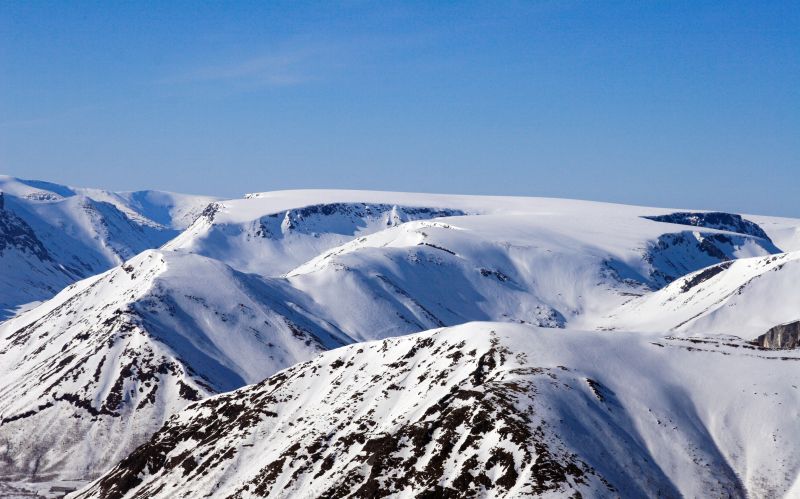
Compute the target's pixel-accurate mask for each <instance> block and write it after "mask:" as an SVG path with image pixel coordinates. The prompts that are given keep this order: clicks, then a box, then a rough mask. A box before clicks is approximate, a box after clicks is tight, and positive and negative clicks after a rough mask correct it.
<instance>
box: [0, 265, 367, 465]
mask: <svg viewBox="0 0 800 499" xmlns="http://www.w3.org/2000/svg"><path fill="white" fill-rule="evenodd" d="M351 341H352V340H350V339H349V338H347V337H346V336H344V335H343V334H341V333H340V332H338V331H336V330H335V329H334V328H331V327H330V326H328V325H326V324H324V323H321V322H319V321H318V320H316V319H315V318H314V317H311V316H309V315H308V314H306V313H304V312H303V311H302V310H301V309H299V308H298V307H293V306H292V305H291V302H290V301H289V300H288V299H286V298H285V297H284V296H283V291H282V290H281V288H280V286H279V285H275V284H274V283H271V282H268V281H266V280H264V279H261V278H258V277H256V276H248V275H244V274H241V273H238V272H236V271H234V270H232V269H230V268H229V267H227V266H225V265H224V264H222V263H220V262H217V261H214V260H210V259H208V258H205V257H202V256H198V255H182V254H177V253H173V252H159V251H155V250H150V251H146V252H144V253H142V254H140V255H138V256H137V257H136V258H134V259H132V260H130V261H129V262H127V263H126V264H125V265H124V266H120V267H117V268H114V269H112V270H110V271H108V272H106V273H104V274H101V275H99V276H96V277H92V278H89V279H86V280H83V281H80V282H78V283H76V284H74V285H72V286H70V287H69V288H67V289H65V290H64V291H62V292H61V293H59V294H58V295H57V296H56V297H54V298H53V299H51V300H49V301H47V302H46V303H45V304H43V305H41V306H39V307H37V308H35V309H34V310H32V311H30V312H27V313H25V314H23V315H21V316H18V317H16V318H14V319H11V320H9V321H7V322H5V323H3V324H2V325H0V376H1V377H2V379H3V386H2V387H0V453H2V455H3V456H5V457H4V459H3V460H2V462H0V478H8V477H17V476H31V477H34V478H37V477H38V478H41V477H51V476H58V477H60V478H75V477H81V478H86V477H88V476H92V474H96V473H98V472H100V471H102V470H103V469H104V468H105V467H107V466H109V465H110V464H112V463H113V462H115V461H117V460H119V459H120V458H122V457H124V456H125V455H126V454H127V453H128V452H130V451H131V450H132V449H133V448H134V447H135V446H137V445H139V444H140V443H141V442H142V441H143V440H144V439H145V438H147V437H148V436H149V435H150V434H152V432H154V431H155V430H156V429H158V427H159V426H160V425H161V424H162V423H163V421H164V419H165V418H166V417H167V416H169V415H170V414H172V413H173V412H174V411H175V410H177V409H179V408H181V407H183V406H184V405H186V404H187V403H188V402H190V401H193V400H197V399H199V398H203V397H206V396H208V395H209V394H213V393H219V392H222V391H227V390H231V389H234V388H238V387H240V386H242V385H245V384H247V383H253V382H256V381H259V380H261V379H263V378H264V377H266V376H267V375H269V374H272V373H274V372H275V371H277V370H278V369H281V368H283V367H286V366H288V365H291V364H293V363H295V362H298V361H301V360H306V359H308V358H310V357H312V356H313V355H314V354H316V353H317V352H319V351H322V350H325V349H329V348H333V347H336V346H340V345H342V344H344V343H349V342H351Z"/></svg>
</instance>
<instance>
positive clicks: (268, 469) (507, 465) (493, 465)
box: [72, 323, 800, 498]
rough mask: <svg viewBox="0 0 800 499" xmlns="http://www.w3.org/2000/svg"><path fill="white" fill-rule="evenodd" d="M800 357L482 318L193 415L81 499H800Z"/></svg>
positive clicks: (313, 367) (247, 391) (361, 348)
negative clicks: (798, 497) (799, 379)
mask: <svg viewBox="0 0 800 499" xmlns="http://www.w3.org/2000/svg"><path fill="white" fill-rule="evenodd" d="M799 360H800V357H798V355H797V354H796V353H792V354H788V355H781V356H778V355H776V354H774V353H771V352H764V351H760V350H757V349H755V348H754V347H752V346H750V345H748V344H747V343H744V342H742V341H740V340H737V339H735V338H730V337H709V338H693V339H691V340H685V339H677V338H672V339H670V338H660V337H658V336H651V335H644V334H635V333H598V332H577V331H570V330H567V331H563V330H555V329H538V328H534V327H530V326H524V325H510V324H496V323H470V324H465V325H462V326H458V327H455V328H449V329H443V330H436V331H431V332H425V333H421V334H416V335H412V336H406V337H402V338H394V339H388V340H385V341H381V342H373V343H365V344H359V345H354V346H351V347H347V348H342V349H338V350H335V351H332V352H328V353H326V354H323V355H321V356H320V357H318V358H316V359H315V360H313V361H311V362H306V363H303V364H300V365H297V366H294V367H292V368H290V369H287V370H285V371H282V372H280V373H278V374H276V375H275V376H273V377H271V378H269V379H267V380H265V381H263V382H261V383H259V384H256V385H253V386H250V387H246V388H243V389H240V390H237V391H235V392H232V393H229V394H224V395H220V396H217V397H214V398H211V399H209V400H206V401H203V402H200V403H198V404H195V405H192V406H191V407H189V408H187V409H186V410H184V411H182V412H180V413H178V414H176V415H175V416H173V417H172V418H170V419H169V421H168V422H167V424H166V425H165V426H164V427H163V428H162V429H161V430H159V432H158V433H156V435H155V436H154V437H153V438H152V439H151V440H150V441H149V442H148V443H147V444H146V445H144V446H142V447H140V448H139V449H137V450H136V451H135V452H134V453H133V454H131V455H130V456H129V457H128V458H126V459H124V460H123V461H122V462H121V463H120V464H119V465H117V466H116V467H115V468H113V469H112V470H111V471H109V472H108V473H107V474H106V475H105V476H104V477H102V478H100V479H99V480H97V481H96V482H94V483H93V484H91V485H90V486H89V487H88V488H87V489H85V490H83V491H82V492H80V493H77V494H75V495H74V496H72V497H80V498H89V497H98V498H99V497H103V498H120V497H126V498H133V497H137V498H144V497H147V498H179V497H237V498H250V497H296V496H302V497H346V496H350V497H375V496H376V495H378V494H379V495H381V496H383V495H391V496H392V497H420V496H430V497H434V496H436V497H442V496H466V497H471V496H482V497H521V496H527V495H537V496H542V497H585V498H593V497H680V496H683V497H741V498H743V497H753V498H762V497H763V498H766V497H778V496H781V495H784V494H786V495H787V496H793V495H795V494H797V493H800V482H798V473H799V472H800V459H799V458H800V450H798V449H800V420H798V418H797V417H796V415H797V411H798V410H800V391H799V390H798V388H797V386H796V383H795V381H794V373H795V372H796V369H797V365H798V364H797V362H798V361H799Z"/></svg>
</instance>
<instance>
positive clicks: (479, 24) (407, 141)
mask: <svg viewBox="0 0 800 499" xmlns="http://www.w3.org/2000/svg"><path fill="white" fill-rule="evenodd" d="M0 171H2V172H4V173H8V174H11V175H16V176H21V177H26V178H38V179H47V180H52V181H58V182H65V183H70V184H73V185H86V186H96V187H104V188H111V189H140V188H158V189H169V190H176V191H184V192H197V193H208V194H218V195H222V196H231V197H233V196H239V195H240V194H242V193H244V192H251V191H264V190H273V189H286V188H306V187H308V188H325V187H330V188H359V189H386V190H406V191H430V192H451V193H475V194H512V195H540V196H557V197H573V198H586V199H599V200H608V201H619V202H628V203H637V204H650V205H658V206H673V207H687V208H688V207H691V208H707V209H725V210H738V211H745V212H758V213H771V214H779V215H790V216H800V2H793V1H786V2H721V1H720V2H701V1H692V2H678V1H671V2H654V1H644V0H643V1H629V2H616V1H608V2H599V1H598V2H588V1H587V2H573V1H566V0H565V1H559V2H555V1H553V2H550V1H543V2H403V3H390V2H374V3H373V2H360V1H348V2H319V3H313V2H205V3H204V2H44V1H35V2H13V1H11V0H8V1H5V2H3V7H2V9H0Z"/></svg>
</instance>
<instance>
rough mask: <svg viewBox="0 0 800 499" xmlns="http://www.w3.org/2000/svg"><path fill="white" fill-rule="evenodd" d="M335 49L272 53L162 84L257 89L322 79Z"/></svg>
mask: <svg viewBox="0 0 800 499" xmlns="http://www.w3.org/2000/svg"><path fill="white" fill-rule="evenodd" d="M336 60H337V50H336V49H335V48H334V47H333V46H323V45H304V46H300V47H291V48H284V49H280V50H273V51H271V52H269V53H266V54H260V55H256V56H252V57H249V58H245V59H241V60H238V61H235V62H230V63H222V64H216V65H209V66H202V67H199V68H195V69H192V70H189V71H185V72H183V73H180V74H177V75H174V76H171V77H167V78H164V79H162V80H161V83H175V84H182V83H199V82H229V83H241V84H246V85H255V86H291V85H298V84H302V83H306V82H308V81H312V80H315V79H317V78H319V77H320V76H321V75H322V73H323V72H324V71H325V70H326V69H328V68H330V67H332V66H334V65H335V63H336Z"/></svg>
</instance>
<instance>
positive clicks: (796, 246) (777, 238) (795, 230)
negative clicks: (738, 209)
mask: <svg viewBox="0 0 800 499" xmlns="http://www.w3.org/2000/svg"><path fill="white" fill-rule="evenodd" d="M743 216H744V218H746V219H748V220H751V221H753V222H754V223H756V224H758V226H759V227H761V228H762V229H763V230H764V232H766V233H767V235H768V236H769V238H770V239H771V240H772V242H774V243H775V245H776V246H778V247H779V248H780V249H782V250H783V251H800V219H797V218H786V217H768V216H763V215H743Z"/></svg>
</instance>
